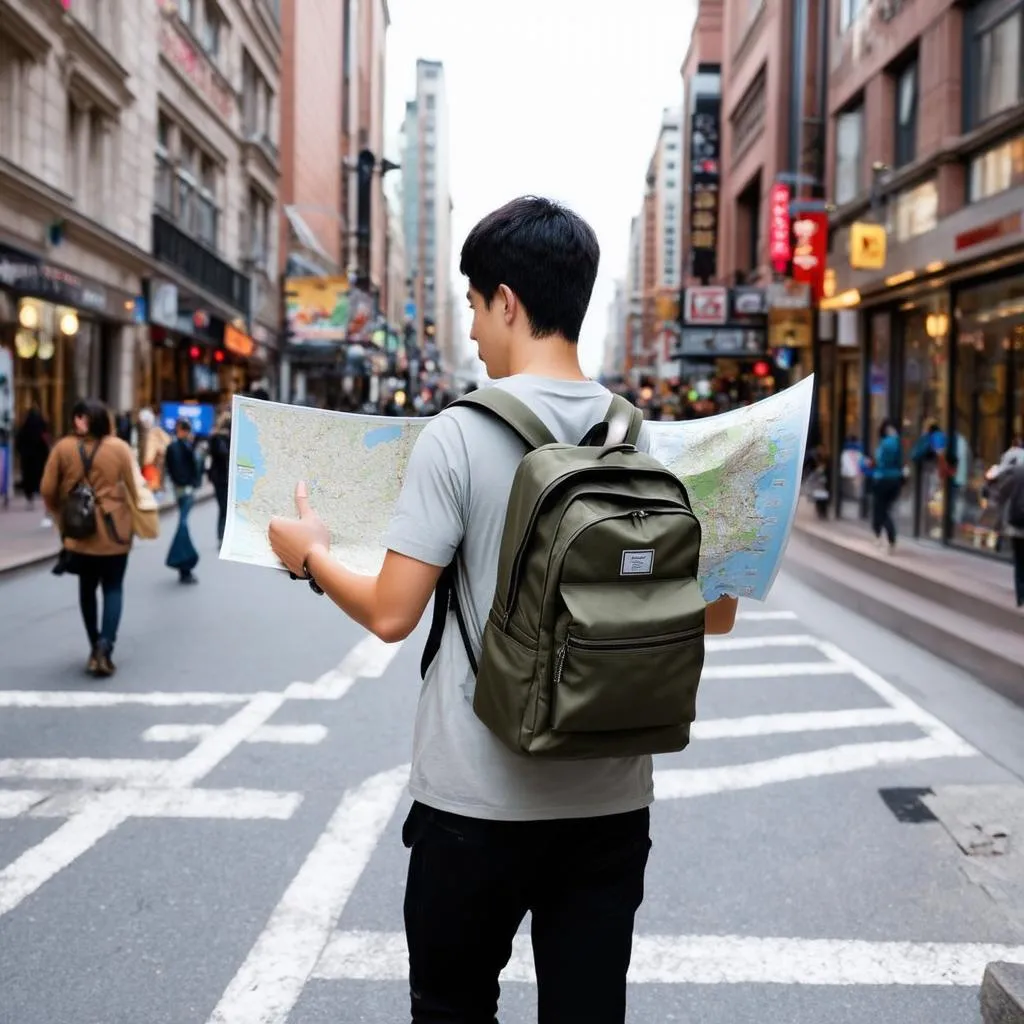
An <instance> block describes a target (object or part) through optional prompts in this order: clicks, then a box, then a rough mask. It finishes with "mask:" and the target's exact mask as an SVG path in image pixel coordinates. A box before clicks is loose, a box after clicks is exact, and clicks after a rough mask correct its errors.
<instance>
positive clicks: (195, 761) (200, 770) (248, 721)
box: [160, 693, 285, 787]
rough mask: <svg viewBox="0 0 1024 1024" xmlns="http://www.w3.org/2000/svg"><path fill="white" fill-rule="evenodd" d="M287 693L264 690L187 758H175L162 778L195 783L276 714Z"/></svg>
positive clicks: (166, 781) (173, 783)
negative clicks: (266, 691)
mask: <svg viewBox="0 0 1024 1024" xmlns="http://www.w3.org/2000/svg"><path fill="white" fill-rule="evenodd" d="M284 699H285V698H284V694H283V693H261V694H259V695H258V696H257V697H256V698H255V699H253V700H252V701H250V702H249V703H248V704H246V706H245V707H244V708H240V709H239V710H238V711H236V712H235V713H234V714H233V715H232V716H231V717H230V718H229V719H228V720H227V721H226V722H224V723H223V725H218V726H217V728H216V730H215V731H214V732H212V733H210V735H209V736H206V737H204V738H203V739H202V740H201V741H200V743H199V745H198V746H196V747H195V748H194V749H193V750H190V751H189V752H188V753H187V754H186V755H185V756H184V757H183V758H181V759H180V760H178V761H172V762H171V763H170V765H169V766H168V767H167V769H166V770H165V771H164V773H163V774H162V775H161V777H160V781H161V782H162V783H163V784H164V785H165V786H170V787H176V786H182V787H184V786H194V785H195V784H196V783H197V782H198V781H199V780H200V779H201V778H202V777H203V776H204V775H208V774H209V773H210V772H212V771H213V769H214V768H216V767H217V765H219V764H220V763H221V761H223V760H224V759H225V758H226V757H228V756H229V755H230V754H231V753H232V752H233V751H234V750H235V748H236V747H238V746H239V745H240V744H242V743H244V742H245V741H246V739H247V738H248V737H249V736H250V735H251V734H252V733H253V732H255V731H256V730H257V729H259V728H260V727H261V726H262V725H264V724H266V721H267V719H268V718H270V717H271V716H272V715H274V714H275V713H276V712H277V711H278V709H279V708H280V707H281V705H282V704H283V703H284Z"/></svg>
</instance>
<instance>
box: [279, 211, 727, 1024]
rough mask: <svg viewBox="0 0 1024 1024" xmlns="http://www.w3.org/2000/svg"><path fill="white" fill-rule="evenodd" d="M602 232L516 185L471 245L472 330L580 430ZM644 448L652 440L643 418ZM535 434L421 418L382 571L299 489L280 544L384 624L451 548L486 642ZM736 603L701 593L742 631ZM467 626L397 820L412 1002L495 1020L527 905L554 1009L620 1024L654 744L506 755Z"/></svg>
mask: <svg viewBox="0 0 1024 1024" xmlns="http://www.w3.org/2000/svg"><path fill="white" fill-rule="evenodd" d="M598 259H599V249H598V243H597V238H596V237H595V235H594V232H593V231H592V230H591V228H590V227H589V225H587V224H586V223H585V222H584V221H583V220H582V219H580V218H579V217H578V216H576V215H575V214H573V213H571V212H570V211H569V210H566V209H565V208H563V207H561V206H558V205H556V204H555V203H552V202H549V201H547V200H544V199H536V198H522V199H517V200H515V201H514V202H512V203H509V204H508V205H507V206H505V207H503V208H502V209H500V210H497V211H496V212H495V213H492V214H491V215H490V216H488V217H486V218H485V219H484V220H483V221H481V222H480V223H479V224H478V225H477V226H476V227H475V228H474V229H473V230H472V231H471V232H470V235H469V237H468V238H467V239H466V243H465V245H464V246H463V249H462V263H461V270H462V273H463V274H465V275H466V277H467V278H468V279H469V292H468V299H469V304H470V307H471V309H472V311H473V325H472V331H471V337H472V338H473V340H474V341H475V342H476V343H477V345H478V346H479V350H480V356H481V358H482V359H483V361H484V363H485V364H486V366H487V372H488V375H489V376H490V377H491V378H492V379H495V380H497V381H498V383H497V384H495V385H494V386H495V387H500V388H504V389H506V390H507V391H509V392H511V393H512V394H514V395H515V396H516V397H517V398H519V399H520V400H522V401H523V402H525V403H526V404H527V405H529V406H530V408H531V409H532V410H533V411H534V412H535V413H536V414H537V415H538V416H539V417H540V419H541V420H543V422H544V423H545V424H546V425H547V427H548V428H549V429H550V430H551V432H552V433H553V434H554V436H555V437H556V438H558V439H560V440H563V441H571V442H573V443H575V442H577V441H579V440H580V439H581V438H582V437H583V435H584V434H585V433H586V432H587V430H588V429H589V428H590V427H591V426H593V424H595V423H597V422H599V421H601V420H602V419H603V418H604V416H605V414H606V412H607V410H608V406H609V403H610V401H611V396H610V394H609V392H608V391H607V390H606V389H605V388H603V387H602V386H601V385H600V384H597V383H596V382H594V381H591V380H588V379H587V378H586V377H585V376H584V374H583V372H582V370H581V369H580V364H579V358H578V353H577V345H576V342H577V340H578V338H579V333H580V327H581V325H582V323H583V317H584V314H585V313H586V311H587V305H588V303H589V301H590V295H591V291H592V290H593V286H594V280H595V278H596V276H597V266H598ZM640 444H641V446H643V445H644V444H645V439H644V438H643V435H641V442H640ZM523 454H524V449H523V445H522V443H521V442H520V441H519V440H517V438H516V436H515V435H514V434H513V432H512V431H511V430H509V429H508V428H506V427H505V426H504V425H502V424H500V423H498V422H495V421H493V420H491V419H490V418H489V417H487V416H485V415H482V414H480V413H478V412H477V411H476V410H473V409H464V408H454V409H449V410H446V411H444V412H442V413H441V414H440V415H439V416H438V417H437V418H436V419H434V420H433V421H432V422H431V423H430V424H429V425H428V426H427V427H426V428H425V429H424V431H423V434H422V435H421V437H420V440H419V442H418V443H417V445H416V448H415V450H414V452H413V455H412V458H411V459H410V461H409V466H408V469H407V472H406V478H405V484H404V486H403V489H402V494H401V497H400V498H399V501H398V505H397V508H396V509H395V513H394V517H393V519H392V522H391V526H390V528H389V530H388V534H387V537H386V544H387V547H388V553H387V556H386V558H385V562H384V566H383V568H382V570H381V573H380V575H379V576H376V577H372V578H371V577H365V576H358V575H356V574H354V573H351V572H349V571H347V570H346V569H344V568H343V567H342V566H340V565H339V564H338V563H337V562H336V561H334V560H333V559H332V558H331V556H330V554H329V549H328V543H329V535H328V531H327V529H326V527H325V526H324V524H323V523H322V522H321V521H320V520H319V519H318V518H317V517H316V515H315V514H314V513H313V512H312V511H311V510H310V508H309V504H308V501H307V499H306V492H305V489H304V486H303V485H301V484H300V486H299V488H298V490H297V494H296V502H297V505H298V509H299V513H300V516H301V518H300V519H299V520H298V521H285V520H275V521H274V522H273V523H272V524H271V527H270V539H271V543H272V546H273V548H274V551H275V552H276V553H277V555H278V557H279V558H280V559H281V560H282V561H283V562H284V564H285V565H286V566H287V567H288V568H289V569H290V570H291V571H292V572H294V573H296V574H298V575H303V574H305V573H308V574H309V575H310V576H312V578H313V579H314V580H316V582H317V583H318V585H319V586H320V587H322V588H323V589H324V590H325V591H326V593H327V594H328V595H329V596H330V597H331V598H332V599H333V600H334V601H335V603H336V604H338V605H339V606H340V607H341V608H342V610H344V611H345V612H346V613H347V614H348V615H350V616H351V617H352V618H353V619H355V620H356V621H357V622H359V623H360V624H362V625H363V626H365V627H366V628H367V629H369V630H370V631H371V632H373V633H375V634H377V636H379V637H380V638H381V639H383V640H386V641H395V640H401V639H403V638H404V637H407V636H408V635H409V634H410V633H411V632H412V631H413V629H414V628H415V627H416V625H417V623H418V622H419V621H420V617H421V616H422V614H423V612H424V610H425V608H426V606H427V604H428V602H429V601H430V598H431V595H432V594H433V592H434V587H435V585H436V583H437V581H438V578H439V576H440V573H441V570H442V568H443V567H444V566H446V565H448V564H449V563H450V562H451V561H452V559H453V557H454V556H455V553H456V551H458V552H459V566H460V569H459V573H458V588H459V600H460V604H461V607H462V608H463V609H464V610H465V613H466V617H467V619H468V624H469V629H470V632H471V634H472V637H473V640H474V642H475V643H476V644H477V650H478V651H479V643H480V638H481V636H482V631H483V624H484V622H485V621H486V619H487V613H488V610H489V608H490V605H491V601H492V599H493V596H494V590H495V585H496V577H497V566H498V551H499V545H500V542H501V535H502V528H503V525H504V521H505V509H506V505H507V502H508V497H509V493H510V490H511V487H512V478H513V476H514V474H515V471H516V468H517V466H518V464H519V462H520V460H521V459H522V457H523ZM735 611H736V602H735V601H733V600H725V601H722V602H718V603H717V604H716V605H714V606H713V607H711V608H709V609H708V615H707V628H708V632H712V633H725V632H728V631H729V630H730V629H731V628H732V624H733V621H734V618H735ZM473 686H474V678H473V673H472V670H471V668H470V664H469V659H468V658H467V656H466V653H465V651H464V648H463V643H462V639H461V637H460V635H459V630H458V629H455V628H449V629H448V630H446V631H445V634H444V638H443V641H442V645H441V649H440V651H439V653H438V655H437V657H436V658H435V659H434V662H433V663H432V665H431V667H430V670H429V672H428V673H427V677H426V681H425V683H424V687H423V690H422V693H421V696H420V702H419V707H418V711H417V716H416V730H415V738H414V744H413V746H414V751H413V762H412V774H411V779H410V787H409V788H410V792H411V794H412V796H413V798H414V801H415V802H414V804H413V808H412V811H411V812H410V814H409V817H408V819H407V821H406V822H405V827H404V829H403V833H402V837H403V841H404V842H405V844H406V846H408V847H410V849H411V856H410V864H409V876H408V882H407V886H406V897H405V928H406V936H407V938H408V944H409V959H410V988H411V994H412V1017H413V1021H414V1022H417V1024H419V1022H433V1021H446V1022H464V1024H485V1022H493V1021H494V1020H495V1015H496V1013H497V1001H498V975H499V973H500V972H501V970H502V968H503V967H504V966H505V964H506V963H507V962H508V959H509V956H510V953H511V946H512V938H513V936H514V935H515V933H516V930H517V929H518V927H519V925H520V923H521V922H522V921H523V919H524V918H525V916H526V914H527V912H528V911H529V912H530V913H531V914H532V939H533V949H534V958H535V961H536V969H537V983H538V995H539V1004H540V1020H541V1022H542V1024H576V1022H579V1024H583V1022H586V1024H622V1022H623V1020H624V1019H625V1005H626V970H627V968H628V966H629V958H630V951H631V944H632V935H633V918H634V915H635V913H636V910H637V908H638V907H639V905H640V902H641V900H642V898H643V881H644V870H645V867H646V864H647V855H648V851H649V849H650V838H649V805H650V803H651V802H652V800H653V784H652V767H651V759H650V758H649V757H633V758H618V759H608V760H590V761H548V760H544V759H531V758H529V757H526V756H520V755H517V754H515V753H512V752H511V751H510V750H508V749H507V748H506V747H505V746H503V745H502V743H501V742H500V741H499V740H498V739H497V737H496V736H494V735H493V734H492V733H491V732H490V731H489V730H488V728H487V727H486V726H485V725H484V724H483V723H482V722H481V721H480V720H479V719H478V718H477V717H476V715H475V714H474V712H473V708H472V706H471V698H472V693H473Z"/></svg>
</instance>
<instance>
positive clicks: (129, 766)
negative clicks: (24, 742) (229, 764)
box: [0, 757, 174, 785]
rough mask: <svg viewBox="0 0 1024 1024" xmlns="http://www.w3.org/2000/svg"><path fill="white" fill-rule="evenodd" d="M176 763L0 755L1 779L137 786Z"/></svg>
mask: <svg viewBox="0 0 1024 1024" xmlns="http://www.w3.org/2000/svg"><path fill="white" fill-rule="evenodd" d="M173 763H174V762H173V761H157V760H147V759H145V758H142V759H133V758H117V757H112V758H97V757H5V758H0V779H73V780H76V781H81V782H97V781H115V782H128V783H134V784H136V785H138V784H139V783H143V782H154V781H156V780H157V779H159V778H160V777H161V775H162V774H163V773H164V772H166V771H167V769H168V768H169V767H170V766H171V765H172V764H173Z"/></svg>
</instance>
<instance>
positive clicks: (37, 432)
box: [14, 403, 50, 509]
mask: <svg viewBox="0 0 1024 1024" xmlns="http://www.w3.org/2000/svg"><path fill="white" fill-rule="evenodd" d="M14 447H15V449H16V450H17V452H18V461H19V463H20V464H21V489H22V491H23V492H24V494H25V501H26V502H27V503H28V507H29V508H30V509H32V508H35V501H36V495H37V494H38V493H39V485H40V483H41V482H42V479H43V468H44V467H45V466H46V460H47V457H48V456H49V454H50V428H49V426H48V425H47V422H46V420H45V419H44V418H43V414H42V413H41V412H40V411H39V406H38V405H35V404H34V403H33V405H32V407H31V408H30V409H29V410H28V412H26V413H25V418H24V419H23V420H22V421H21V426H20V427H19V428H18V433H17V435H16V436H15V439H14Z"/></svg>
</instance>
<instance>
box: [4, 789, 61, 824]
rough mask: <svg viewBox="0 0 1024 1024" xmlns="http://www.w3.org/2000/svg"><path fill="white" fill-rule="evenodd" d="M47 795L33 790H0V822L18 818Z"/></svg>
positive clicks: (47, 794)
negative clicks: (5, 819)
mask: <svg viewBox="0 0 1024 1024" xmlns="http://www.w3.org/2000/svg"><path fill="white" fill-rule="evenodd" d="M49 795H50V794H49V793H40V792H38V791H36V790H33V789H0V820H2V819H4V818H20V817H21V816H22V815H23V814H27V813H28V812H29V811H30V810H31V809H32V808H33V807H34V806H35V805H36V804H38V803H41V802H42V801H43V800H45V799H46V798H47V797H48V796H49Z"/></svg>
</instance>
